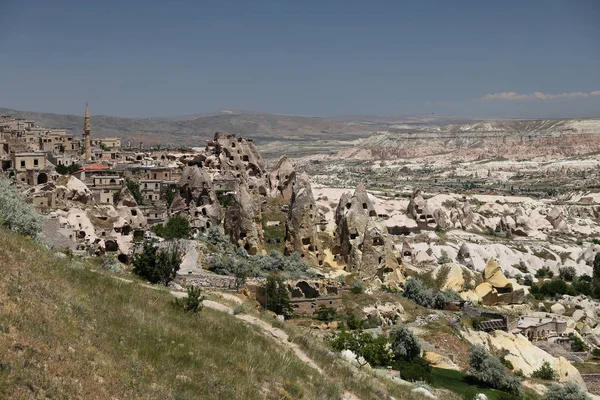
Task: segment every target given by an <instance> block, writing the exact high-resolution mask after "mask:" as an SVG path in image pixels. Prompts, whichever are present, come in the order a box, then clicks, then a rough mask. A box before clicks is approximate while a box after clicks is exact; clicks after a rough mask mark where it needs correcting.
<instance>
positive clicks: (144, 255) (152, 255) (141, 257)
mask: <svg viewBox="0 0 600 400" xmlns="http://www.w3.org/2000/svg"><path fill="white" fill-rule="evenodd" d="M182 256H183V247H182V246H181V244H179V243H178V242H176V241H171V242H167V243H166V246H164V247H161V248H158V247H155V246H153V245H152V244H151V243H145V244H144V250H143V251H142V252H141V253H138V254H136V255H135V257H134V259H133V273H134V274H136V275H138V276H140V277H141V278H144V279H146V280H147V281H148V282H150V283H162V284H164V285H166V284H168V283H169V282H171V281H172V280H173V279H175V276H176V275H177V271H179V266H180V265H181V261H182Z"/></svg>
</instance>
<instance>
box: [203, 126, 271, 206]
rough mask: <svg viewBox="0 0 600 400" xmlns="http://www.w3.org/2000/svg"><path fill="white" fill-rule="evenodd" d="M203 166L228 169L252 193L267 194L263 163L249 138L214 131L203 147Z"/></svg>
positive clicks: (220, 169) (222, 170)
mask: <svg viewBox="0 0 600 400" xmlns="http://www.w3.org/2000/svg"><path fill="white" fill-rule="evenodd" d="M204 166H206V167H207V168H209V169H214V170H218V171H221V172H224V171H230V172H232V174H233V176H234V177H235V178H236V179H237V180H238V183H239V184H240V185H245V186H246V188H247V190H248V191H249V192H251V193H254V194H260V195H263V196H266V195H267V194H268V184H267V177H266V173H265V164H264V162H263V160H262V159H261V157H260V154H259V153H258V149H257V148H256V146H255V145H254V143H252V141H251V140H248V139H244V138H241V137H240V138H236V137H235V135H227V134H223V133H219V132H217V133H215V136H214V139H213V140H212V141H210V142H208V144H207V146H206V149H205V159H204Z"/></svg>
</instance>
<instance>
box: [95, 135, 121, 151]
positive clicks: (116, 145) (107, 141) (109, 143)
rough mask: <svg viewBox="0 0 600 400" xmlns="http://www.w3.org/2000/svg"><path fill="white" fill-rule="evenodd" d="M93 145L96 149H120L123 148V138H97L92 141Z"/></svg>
mask: <svg viewBox="0 0 600 400" xmlns="http://www.w3.org/2000/svg"><path fill="white" fill-rule="evenodd" d="M92 145H93V146H95V147H100V148H105V149H120V148H121V138H116V137H112V138H95V139H92Z"/></svg>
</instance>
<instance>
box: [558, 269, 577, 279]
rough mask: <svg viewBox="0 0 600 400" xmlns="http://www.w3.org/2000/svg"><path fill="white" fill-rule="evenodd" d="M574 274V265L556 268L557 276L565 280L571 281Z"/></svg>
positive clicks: (575, 272)
mask: <svg viewBox="0 0 600 400" xmlns="http://www.w3.org/2000/svg"><path fill="white" fill-rule="evenodd" d="M576 274H577V271H576V270H575V267H561V268H559V269H558V276H559V277H560V278H561V279H564V280H565V281H567V282H571V281H572V280H573V278H575V275H576Z"/></svg>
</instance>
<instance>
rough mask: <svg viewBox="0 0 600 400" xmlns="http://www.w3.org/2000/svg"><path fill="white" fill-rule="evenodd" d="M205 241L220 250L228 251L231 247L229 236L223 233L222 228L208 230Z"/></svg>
mask: <svg viewBox="0 0 600 400" xmlns="http://www.w3.org/2000/svg"><path fill="white" fill-rule="evenodd" d="M205 239H206V241H207V242H208V243H210V244H212V245H213V246H215V247H216V248H218V249H219V250H226V249H227V248H228V247H231V242H230V241H229V236H227V235H226V234H225V232H223V228H221V227H220V226H213V227H211V228H210V229H208V231H207V232H206V236H205Z"/></svg>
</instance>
